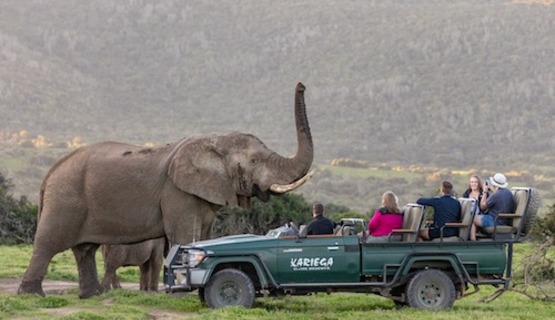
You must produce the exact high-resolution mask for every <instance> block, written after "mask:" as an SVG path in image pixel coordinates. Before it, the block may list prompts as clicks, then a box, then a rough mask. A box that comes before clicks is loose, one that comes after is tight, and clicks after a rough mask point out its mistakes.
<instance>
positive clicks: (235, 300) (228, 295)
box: [204, 269, 255, 308]
mask: <svg viewBox="0 0 555 320" xmlns="http://www.w3.org/2000/svg"><path fill="white" fill-rule="evenodd" d="M254 295H255V291H254V285H253V283H252V281H251V279H250V278H249V276H247V275H246V274H245V273H244V272H242V271H240V270H237V269H223V270H220V271H218V272H217V273H216V274H215V275H214V276H213V277H212V278H211V279H210V281H209V282H208V284H207V285H206V287H205V288H204V300H205V302H206V304H207V305H208V306H209V307H210V308H221V307H227V306H243V307H247V308H250V307H252V304H253V303H254Z"/></svg>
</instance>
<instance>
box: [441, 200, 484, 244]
mask: <svg viewBox="0 0 555 320" xmlns="http://www.w3.org/2000/svg"><path fill="white" fill-rule="evenodd" d="M459 202H460V204H461V221H460V222H450V223H446V224H445V226H444V227H443V229H445V228H447V227H449V228H458V229H459V234H458V235H457V236H453V237H440V238H436V239H434V240H432V241H467V240H468V238H469V235H470V228H471V227H472V220H474V212H473V209H474V207H475V206H477V205H479V204H478V203H476V200H475V199H472V198H459ZM441 233H442V234H443V230H442V232H441Z"/></svg>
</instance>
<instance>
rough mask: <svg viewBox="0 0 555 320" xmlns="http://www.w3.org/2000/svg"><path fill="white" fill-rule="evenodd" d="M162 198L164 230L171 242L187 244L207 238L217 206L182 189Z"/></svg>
mask: <svg viewBox="0 0 555 320" xmlns="http://www.w3.org/2000/svg"><path fill="white" fill-rule="evenodd" d="M169 193H170V195H172V196H170V197H165V198H164V199H162V202H161V204H162V217H163V220H164V231H165V233H166V237H167V238H168V240H169V242H170V244H172V245H174V244H187V243H191V242H194V241H200V240H204V239H206V237H207V236H208V234H209V230H210V228H211V226H212V222H213V221H214V217H215V215H216V211H215V210H216V208H215V206H213V205H212V204H210V203H209V202H206V201H204V200H202V199H200V198H198V197H195V196H192V195H188V194H184V193H183V192H181V191H180V190H177V189H176V190H174V191H172V192H169Z"/></svg>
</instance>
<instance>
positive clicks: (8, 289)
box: [0, 279, 139, 294]
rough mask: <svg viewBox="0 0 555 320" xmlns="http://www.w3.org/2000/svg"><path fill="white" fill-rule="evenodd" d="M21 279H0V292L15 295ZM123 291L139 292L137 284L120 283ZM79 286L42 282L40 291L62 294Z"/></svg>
mask: <svg viewBox="0 0 555 320" xmlns="http://www.w3.org/2000/svg"><path fill="white" fill-rule="evenodd" d="M20 282H21V279H0V292H2V293H10V294H16V293H17V288H19V283H20ZM121 285H122V287H123V288H125V289H136V290H139V284H135V283H122V284H121ZM78 287H79V285H78V284H77V282H74V281H55V280H44V281H43V282H42V289H43V290H44V293H46V294H64V293H67V291H68V290H71V289H76V288H78Z"/></svg>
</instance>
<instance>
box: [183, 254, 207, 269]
mask: <svg viewBox="0 0 555 320" xmlns="http://www.w3.org/2000/svg"><path fill="white" fill-rule="evenodd" d="M205 256H206V252H204V251H202V250H189V252H188V253H187V255H186V256H185V259H183V260H184V261H183V262H184V263H185V264H187V265H189V267H190V268H194V267H196V266H198V265H199V264H200V263H201V262H202V260H203V259H204V257H205Z"/></svg>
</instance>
